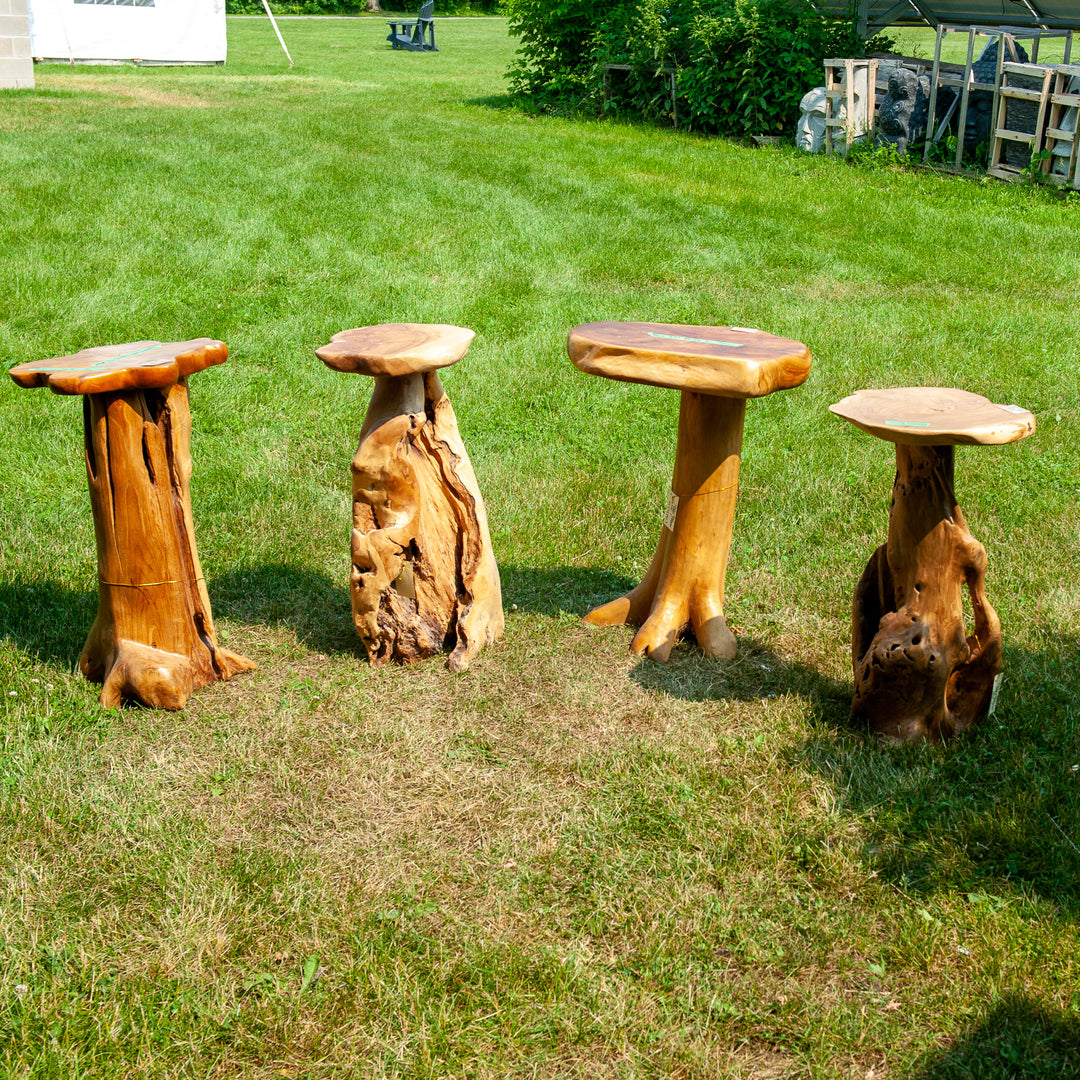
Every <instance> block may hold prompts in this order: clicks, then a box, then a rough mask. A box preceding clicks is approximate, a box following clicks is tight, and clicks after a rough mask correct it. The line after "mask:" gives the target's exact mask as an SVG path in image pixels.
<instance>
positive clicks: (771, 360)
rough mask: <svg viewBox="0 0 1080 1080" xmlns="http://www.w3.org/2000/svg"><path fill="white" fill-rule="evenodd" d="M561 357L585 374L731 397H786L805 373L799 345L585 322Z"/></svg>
mask: <svg viewBox="0 0 1080 1080" xmlns="http://www.w3.org/2000/svg"><path fill="white" fill-rule="evenodd" d="M567 351H568V352H569V353H570V359H571V360H572V361H573V362H574V365H575V367H578V368H580V369H581V370H582V371H586V372H588V373H589V374H590V375H602V376H603V377H604V378H605V379H619V380H621V381H622V382H635V383H645V384H646V385H648V386H666V387H668V388H669V389H672V390H693V391H696V392H697V393H699V394H719V395H721V396H723V397H733V398H753V397H764V396H765V395H766V394H771V393H773V392H774V391H776V390H790V389H791V388H793V387H796V386H799V385H800V384H801V383H804V382H805V381H806V378H807V376H808V375H809V374H810V350H809V349H808V348H807V347H806V346H805V345H803V344H802V343H801V342H799V341H790V340H788V339H787V338H782V337H776V336H775V335H774V334H766V333H763V332H762V331H760V330H750V329H747V328H745V327H734V326H680V325H677V324H672V323H618V322H595V323H586V324H585V325H584V326H578V327H575V328H574V329H573V330H571V331H570V337H569V339H568V341H567Z"/></svg>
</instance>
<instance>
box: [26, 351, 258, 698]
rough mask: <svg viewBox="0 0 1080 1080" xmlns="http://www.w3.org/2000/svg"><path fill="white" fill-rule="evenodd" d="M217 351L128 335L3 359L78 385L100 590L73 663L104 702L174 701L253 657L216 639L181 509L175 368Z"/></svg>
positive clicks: (184, 487) (72, 389)
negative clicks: (47, 356)
mask: <svg viewBox="0 0 1080 1080" xmlns="http://www.w3.org/2000/svg"><path fill="white" fill-rule="evenodd" d="M228 355H229V351H228V349H227V348H226V347H225V345H224V343H223V342H220V341H213V340H211V339H210V338H198V339H196V340H194V341H180V342H172V343H169V344H162V343H161V342H158V341H135V342H131V343H129V344H126V345H106V346H103V347H101V348H96V349H83V350H82V352H78V353H75V355H74V356H61V357H58V358H56V359H52V360H38V361H34V362H33V363H29V364H19V365H17V366H16V367H13V368H11V377H12V378H13V379H14V380H15V382H17V383H18V384H19V385H20V386H25V387H35V386H48V387H50V388H51V389H52V390H54V391H55V392H56V393H58V394H83V395H85V396H84V397H83V427H84V431H85V441H86V473H87V477H88V478H89V482H90V504H91V506H92V507H93V511H94V532H95V533H96V534H97V551H98V589H99V595H100V599H99V603H98V614H97V619H96V620H95V621H94V625H93V627H92V628H91V630H90V636H89V637H88V638H87V639H86V645H85V646H84V647H83V651H82V656H81V657H80V658H79V667H80V668H82V671H83V674H84V675H86V677H87V678H88V679H91V680H92V681H94V682H100V683H102V684H103V686H102V689H101V704H102V705H105V706H107V707H115V706H117V705H119V704H120V703H121V701H122V700H123V699H125V698H136V699H138V700H139V701H142V702H143V703H144V704H146V705H151V706H154V707H156V708H161V709H179V708H181V707H182V706H183V704H184V702H185V701H187V699H188V697H189V696H190V695H191V692H192V691H193V690H196V689H198V688H199V687H200V686H205V685H207V684H208V683H211V682H214V681H215V680H217V679H228V678H230V677H231V676H232V675H235V674H236V673H237V672H238V671H246V670H248V669H250V668H253V667H254V666H255V665H254V664H253V663H252V662H251V661H250V660H246V659H245V658H244V657H242V656H237V655H236V654H235V653H231V652H229V650H228V649H224V648H222V647H221V646H220V645H219V644H218V643H217V637H216V635H215V633H214V621H213V618H212V616H211V614H210V598H209V597H208V596H207V593H206V583H205V582H204V580H203V576H202V569H201V567H200V565H199V554H198V552H197V551H196V549H195V533H194V530H193V528H192V520H191V490H190V480H191V450H190V448H191V413H190V411H189V409H188V389H187V379H188V376H189V375H192V374H194V373H195V372H197V371H202V370H203V369H204V368H208V367H211V366H212V365H214V364H221V363H224V362H225V359H226V358H227V356H228Z"/></svg>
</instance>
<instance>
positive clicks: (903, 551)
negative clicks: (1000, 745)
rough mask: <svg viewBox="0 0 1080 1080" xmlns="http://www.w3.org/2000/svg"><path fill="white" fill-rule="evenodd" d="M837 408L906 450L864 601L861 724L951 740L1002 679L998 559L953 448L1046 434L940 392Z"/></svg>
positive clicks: (962, 394)
mask: <svg viewBox="0 0 1080 1080" xmlns="http://www.w3.org/2000/svg"><path fill="white" fill-rule="evenodd" d="M830 409H831V411H832V412H834V413H836V415H837V416H841V417H843V418H844V419H845V420H850V421H851V423H853V424H855V425H856V426H857V427H859V428H861V429H862V430H863V431H865V432H868V433H869V434H871V435H875V436H877V437H878V438H880V439H885V440H887V441H889V442H892V443H894V444H895V445H896V478H895V480H894V482H893V494H892V504H891V507H890V510H889V536H888V541H887V543H885V544H882V545H881V547H879V548H878V549H877V550H876V551H875V552H874V554H873V555H872V556H871V557H870V561H869V562H868V563H867V565H866V569H865V570H864V571H863V575H862V577H861V578H860V580H859V583H858V585H857V586H856V588H855V597H854V600H853V602H852V615H851V660H852V669H853V672H854V676H855V694H854V698H853V700H852V704H851V713H852V716H853V717H855V718H858V719H861V720H864V721H866V722H867V723H869V724H870V726H871V727H872V728H873V729H874V730H875V731H877V732H878V733H879V734H881V735H883V736H885V737H886V738H889V739H892V740H897V741H908V740H912V739H919V738H928V739H931V740H938V739H943V738H947V737H949V736H950V735H953V734H955V733H957V732H961V731H965V730H966V729H968V728H970V727H971V725H972V724H973V723H975V721H977V720H978V719H979V718H980V717H982V716H984V715H985V714H986V713H987V711H988V710H989V708H990V705H991V701H992V698H993V693H994V685H995V679H996V677H997V675H998V673H999V672H1000V671H1001V623H1000V621H999V619H998V616H997V613H996V612H995V611H994V609H993V607H991V605H990V601H989V600H988V599H987V597H986V550H985V548H984V547H983V546H982V544H980V543H979V542H978V540H976V539H975V537H974V536H972V534H971V532H970V531H969V530H968V527H967V522H966V521H965V520H964V515H963V513H962V512H961V510H960V507H959V505H958V503H957V501H956V494H955V492H954V490H953V482H954V465H955V462H954V451H953V447H954V446H961V445H969V446H971V445H978V446H993V445H1000V444H1003V443H1010V442H1016V441H1017V440H1018V439H1023V438H1025V437H1026V436H1028V435H1030V434H1031V433H1032V432H1033V431H1034V430H1035V417H1034V416H1032V414H1031V413H1030V412H1028V410H1027V409H1024V408H1021V407H1020V406H1018V405H995V404H994V403H993V402H991V401H988V400H987V399H986V398H984V397H981V396H980V395H979V394H973V393H970V392H968V391H966V390H955V389H951V388H948V387H939V386H928V387H899V388H895V389H886V390H860V391H858V392H857V393H855V394H852V395H851V396H850V397H846V398H844V400H843V401H839V402H837V403H836V404H835V405H832V406H830ZM965 586H966V587H967V589H968V591H969V594H970V597H971V608H972V619H973V622H974V627H973V628H972V630H971V633H968V628H967V626H966V623H965V618H964V605H963V589H964V587H965Z"/></svg>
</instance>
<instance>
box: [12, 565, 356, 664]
mask: <svg viewBox="0 0 1080 1080" xmlns="http://www.w3.org/2000/svg"><path fill="white" fill-rule="evenodd" d="M207 590H208V592H209V594H210V604H211V608H212V610H213V613H214V617H215V619H234V620H236V621H237V622H242V623H247V624H249V625H251V624H263V625H269V626H273V625H281V624H283V625H285V626H288V627H291V628H292V630H293V631H294V632H295V633H296V636H297V638H298V639H299V640H300V641H302V642H303V643H304V644H305V645H307V646H308V647H310V648H312V649H315V650H317V651H318V652H321V653H326V654H330V653H348V654H350V655H357V656H360V657H362V658H365V659H366V655H367V654H366V653H365V652H364V648H363V645H362V644H361V643H360V641H359V639H358V638H357V636H356V632H355V630H354V629H353V625H352V606H351V602H350V600H349V590H348V589H347V588H346V587H345V586H344V585H338V584H336V583H335V582H332V581H331V580H330V579H329V578H328V577H327V576H326V575H325V574H321V573H318V572H316V571H313V570H309V569H307V568H305V567H297V566H287V565H283V564H268V565H265V566H241V567H237V568H235V569H233V570H230V571H228V572H227V573H224V574H219V575H217V576H216V577H214V578H212V579H210V580H209V581H208V582H207ZM97 608H98V594H97V592H96V591H92V592H91V591H77V590H74V589H69V588H67V587H66V586H65V585H61V584H59V583H58V582H55V581H14V582H4V583H2V584H0V635H2V636H3V637H6V638H8V639H10V640H11V641H13V642H14V643H15V644H16V645H17V646H18V647H19V648H20V649H23V650H24V651H25V652H27V653H30V654H31V655H33V656H36V657H37V658H38V659H40V660H43V661H47V662H50V663H57V664H61V665H62V666H64V667H72V666H74V665H75V664H77V663H78V660H79V654H80V653H81V652H82V647H83V642H85V640H86V635H87V634H89V633H90V627H91V626H92V625H93V622H94V618H95V616H96V615H97Z"/></svg>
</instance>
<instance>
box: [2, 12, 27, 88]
mask: <svg viewBox="0 0 1080 1080" xmlns="http://www.w3.org/2000/svg"><path fill="white" fill-rule="evenodd" d="M29 4H30V0H0V89H10V88H11V87H15V88H16V89H18V88H21V87H32V86H33V85H34V61H33V60H32V59H31V58H30V9H29Z"/></svg>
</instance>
